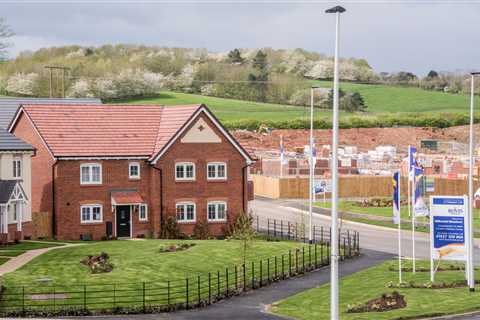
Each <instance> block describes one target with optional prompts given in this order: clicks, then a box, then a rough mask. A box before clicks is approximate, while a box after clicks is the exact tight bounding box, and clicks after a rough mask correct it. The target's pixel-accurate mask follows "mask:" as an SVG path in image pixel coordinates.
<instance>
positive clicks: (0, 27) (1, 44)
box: [0, 18, 14, 59]
mask: <svg viewBox="0 0 480 320" xmlns="http://www.w3.org/2000/svg"><path fill="white" fill-rule="evenodd" d="M13 35H14V33H13V30H12V29H11V28H10V26H9V25H7V24H6V23H5V19H4V18H0V59H3V58H4V57H5V54H6V52H7V51H6V49H7V48H8V47H10V46H11V43H10V42H8V41H7V39H8V38H10V37H12V36H13Z"/></svg>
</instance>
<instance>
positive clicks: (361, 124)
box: [223, 113, 480, 131]
mask: <svg viewBox="0 0 480 320" xmlns="http://www.w3.org/2000/svg"><path fill="white" fill-rule="evenodd" d="M469 122H470V119H469V116H468V115H466V114H452V113H438V114H427V115H422V114H412V113H407V114H378V115H374V116H372V115H354V116H349V117H345V118H343V119H340V122H339V127H340V128H341V129H351V128H391V127H432V128H448V127H453V126H460V125H467V124H469ZM475 122H480V117H475ZM223 123H224V125H225V126H226V127H227V128H228V129H244V130H249V131H254V130H258V129H259V128H260V127H261V126H263V127H265V126H266V127H268V128H271V129H310V120H309V119H298V118H297V119H292V120H289V121H285V120H255V119H242V120H234V121H231V120H227V121H223ZM313 126H314V128H315V129H331V128H332V123H331V120H330V119H327V118H326V119H316V120H314V123H313Z"/></svg>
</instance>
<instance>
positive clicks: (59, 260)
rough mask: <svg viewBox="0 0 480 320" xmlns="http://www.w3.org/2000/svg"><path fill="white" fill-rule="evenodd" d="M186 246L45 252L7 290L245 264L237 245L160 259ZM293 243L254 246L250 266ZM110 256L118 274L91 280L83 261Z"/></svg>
mask: <svg viewBox="0 0 480 320" xmlns="http://www.w3.org/2000/svg"><path fill="white" fill-rule="evenodd" d="M181 242H183V241H166V240H144V241H108V242H97V243H92V244H85V245H82V246H77V247H70V248H66V249H58V250H53V251H50V252H47V253H45V254H43V255H41V256H39V257H38V258H36V259H34V260H33V261H31V262H30V263H28V264H27V265H25V266H24V267H22V268H20V269H19V270H17V271H15V272H13V273H10V274H7V275H6V276H5V277H4V283H5V285H6V286H7V287H8V286H12V285H19V284H36V283H38V279H41V278H49V279H51V283H52V284H63V285H65V284H89V283H90V284H98V283H99V282H100V283H101V282H107V283H112V282H142V281H148V282H164V281H167V280H171V279H184V278H185V277H187V276H188V277H193V276H195V275H197V274H206V273H208V272H210V271H212V272H214V271H216V270H224V269H225V267H227V266H233V265H234V264H238V265H239V264H241V262H242V250H241V243H240V242H238V241H233V240H232V241H219V240H211V241H187V242H190V243H195V244H196V245H195V246H194V247H192V248H190V249H188V250H185V251H181V252H175V253H160V252H159V248H160V247H161V246H162V245H168V244H175V243H181ZM299 246H300V245H299V244H297V243H294V242H268V241H255V242H253V244H252V247H251V248H250V249H249V250H248V257H247V261H252V260H255V261H258V260H259V259H260V258H265V259H266V258H267V257H273V256H275V255H280V254H284V253H288V250H290V249H294V248H296V247H299ZM101 252H106V253H107V254H108V255H109V256H110V259H111V262H112V264H113V265H114V269H113V271H112V272H110V273H103V274H96V275H94V274H91V273H90V272H89V270H88V268H87V267H85V266H84V265H82V264H81V263H80V261H81V260H82V259H84V258H85V257H87V256H89V255H98V254H100V253H101Z"/></svg>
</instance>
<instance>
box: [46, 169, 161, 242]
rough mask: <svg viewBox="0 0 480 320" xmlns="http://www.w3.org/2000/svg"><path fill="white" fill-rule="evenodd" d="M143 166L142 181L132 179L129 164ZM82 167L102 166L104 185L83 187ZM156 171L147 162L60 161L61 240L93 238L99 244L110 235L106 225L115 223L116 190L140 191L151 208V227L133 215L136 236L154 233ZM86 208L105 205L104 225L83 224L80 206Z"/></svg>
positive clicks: (57, 185)
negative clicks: (152, 186) (113, 198)
mask: <svg viewBox="0 0 480 320" xmlns="http://www.w3.org/2000/svg"><path fill="white" fill-rule="evenodd" d="M132 161H135V162H139V163H140V177H141V178H140V179H139V180H130V179H129V178H128V164H129V162H132ZM82 163H100V164H101V165H102V184H101V185H81V184H80V165H81V164H82ZM151 170H153V169H152V168H151V167H150V165H148V164H147V163H146V162H145V161H137V160H131V161H130V160H99V161H88V160H85V161H72V160H64V161H59V162H58V165H57V179H56V182H55V195H56V200H55V208H56V213H57V214H56V216H57V225H58V230H57V237H58V238H59V239H79V238H80V235H81V234H91V235H92V236H93V238H94V239H95V240H98V239H100V238H101V237H102V236H105V235H106V222H108V221H110V222H112V223H113V230H115V217H114V213H113V212H112V203H111V191H112V189H113V190H115V189H136V190H137V191H138V192H139V193H140V195H141V196H142V198H143V199H144V200H145V201H146V203H147V204H148V206H149V223H139V222H138V213H133V215H132V223H133V232H134V234H133V235H134V236H136V235H137V234H139V232H140V231H141V232H142V233H145V232H146V231H148V230H150V229H151V225H152V223H151V222H152V221H151V220H152V219H151V218H152V217H153V216H155V214H158V210H155V209H156V206H155V202H152V201H151V197H150V192H151V189H150V188H149V187H150V179H151V174H150V171H151ZM84 204H101V205H102V206H103V221H102V222H99V223H88V224H82V223H80V206H81V205H84Z"/></svg>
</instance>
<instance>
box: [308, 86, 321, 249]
mask: <svg viewBox="0 0 480 320" xmlns="http://www.w3.org/2000/svg"><path fill="white" fill-rule="evenodd" d="M318 88H319V87H316V86H312V88H311V89H310V154H309V156H310V157H309V160H310V161H309V165H310V166H309V178H310V179H309V180H310V181H309V189H310V192H309V202H308V215H309V216H308V219H309V223H308V241H309V243H310V244H311V243H313V237H314V234H313V200H314V199H313V197H314V194H315V191H314V190H313V186H314V179H315V160H314V159H313V150H314V142H313V102H314V101H313V100H314V98H313V95H314V93H315V89H318Z"/></svg>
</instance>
